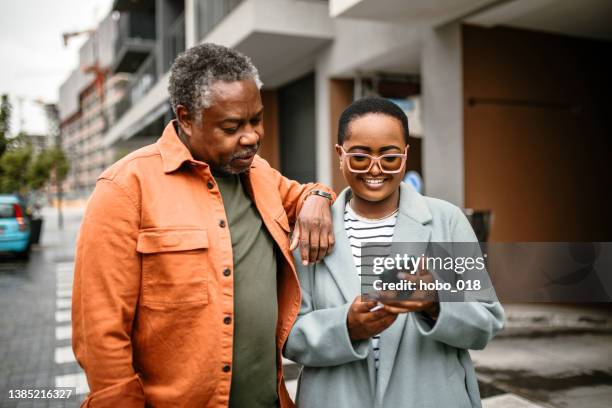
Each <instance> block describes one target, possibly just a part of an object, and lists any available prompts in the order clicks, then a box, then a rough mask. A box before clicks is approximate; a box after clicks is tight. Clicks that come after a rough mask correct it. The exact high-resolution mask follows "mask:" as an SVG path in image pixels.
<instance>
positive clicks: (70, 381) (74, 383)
mask: <svg viewBox="0 0 612 408" xmlns="http://www.w3.org/2000/svg"><path fill="white" fill-rule="evenodd" d="M61 387H66V388H76V393H77V395H82V394H87V393H88V392H89V386H88V385H87V378H86V377H85V374H84V373H77V374H66V375H58V376H56V377H55V388H61Z"/></svg>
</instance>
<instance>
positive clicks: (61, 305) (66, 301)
mask: <svg viewBox="0 0 612 408" xmlns="http://www.w3.org/2000/svg"><path fill="white" fill-rule="evenodd" d="M71 307H72V299H70V298H62V299H55V308H56V309H70V308H71Z"/></svg>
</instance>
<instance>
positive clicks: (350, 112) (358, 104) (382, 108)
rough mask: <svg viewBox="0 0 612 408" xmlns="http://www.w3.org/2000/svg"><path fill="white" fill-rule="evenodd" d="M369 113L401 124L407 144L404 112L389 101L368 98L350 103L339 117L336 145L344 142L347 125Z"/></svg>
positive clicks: (406, 118)
mask: <svg viewBox="0 0 612 408" xmlns="http://www.w3.org/2000/svg"><path fill="white" fill-rule="evenodd" d="M370 113H378V114H381V115H387V116H390V117H392V118H395V119H397V120H398V121H399V122H400V123H401V124H402V129H403V131H404V140H405V141H406V143H408V135H409V131H408V117H407V116H406V114H405V113H404V111H403V110H402V109H401V108H400V107H399V106H397V105H396V104H395V103H393V102H391V101H390V100H389V99H385V98H376V97H369V98H362V99H358V100H356V101H355V102H353V103H351V104H350V105H349V106H348V107H347V108H346V109H345V110H344V112H342V115H340V120H339V121H338V144H339V145H342V143H344V141H345V140H346V138H347V136H348V135H347V132H348V128H349V125H350V124H351V122H352V121H353V120H355V119H358V118H360V117H362V116H365V115H367V114H370Z"/></svg>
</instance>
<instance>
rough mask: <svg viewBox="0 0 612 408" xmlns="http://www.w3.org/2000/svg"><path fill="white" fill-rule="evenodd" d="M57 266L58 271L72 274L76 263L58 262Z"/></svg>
mask: <svg viewBox="0 0 612 408" xmlns="http://www.w3.org/2000/svg"><path fill="white" fill-rule="evenodd" d="M55 265H56V270H57V271H68V272H71V273H72V271H73V270H74V262H57V263H56V264H55Z"/></svg>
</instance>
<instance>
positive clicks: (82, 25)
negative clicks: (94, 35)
mask: <svg viewBox="0 0 612 408" xmlns="http://www.w3.org/2000/svg"><path fill="white" fill-rule="evenodd" d="M112 3H113V0H17V1H15V0H0V94H4V93H8V94H9V95H10V97H11V102H12V104H13V115H12V116H13V117H12V121H11V133H13V134H16V133H17V132H18V131H19V130H20V129H21V130H24V131H26V132H29V133H38V134H46V133H47V121H46V118H45V114H44V112H43V110H42V108H41V106H40V105H39V104H36V103H35V102H34V101H35V100H37V99H38V100H42V101H44V102H47V103H48V102H57V100H58V95H59V87H60V85H61V84H62V82H64V81H65V80H66V78H68V76H69V74H70V72H71V71H72V70H73V69H75V68H76V67H77V66H78V51H79V48H80V46H81V45H82V44H83V42H84V41H85V39H86V37H87V36H86V35H83V36H80V37H75V38H73V39H72V40H70V42H69V44H68V47H64V43H63V40H62V33H64V32H71V31H81V30H86V29H90V28H95V27H96V26H97V24H98V22H100V21H101V20H102V19H103V18H104V16H106V15H107V14H108V13H109V11H110V9H111V7H112ZM20 101H21V102H20ZM20 105H21V107H22V109H21V111H20V109H19V106H20Z"/></svg>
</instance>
